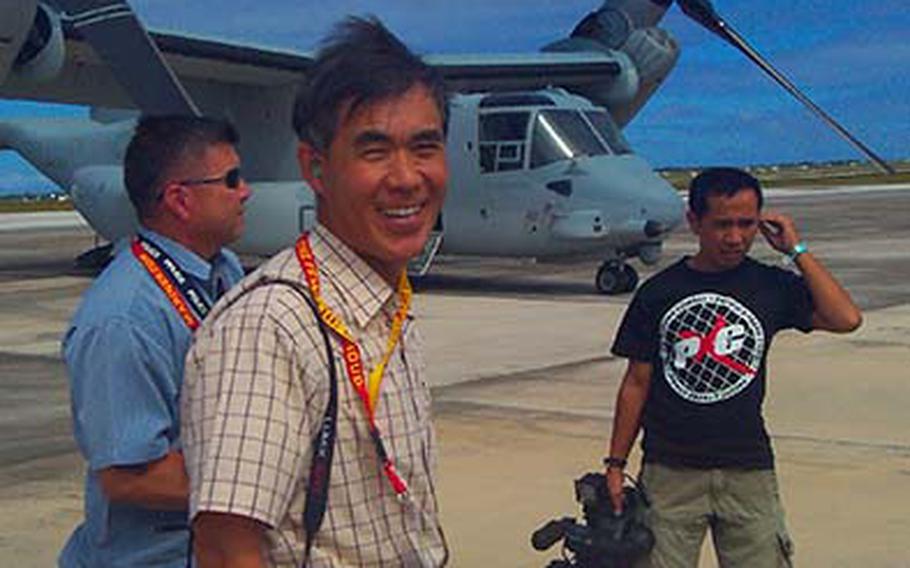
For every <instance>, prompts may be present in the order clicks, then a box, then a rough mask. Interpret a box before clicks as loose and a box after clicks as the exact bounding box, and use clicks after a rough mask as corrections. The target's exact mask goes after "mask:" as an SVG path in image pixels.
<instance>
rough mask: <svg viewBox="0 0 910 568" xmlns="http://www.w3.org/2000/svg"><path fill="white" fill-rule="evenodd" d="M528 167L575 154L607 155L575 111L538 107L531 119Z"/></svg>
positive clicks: (575, 155)
mask: <svg viewBox="0 0 910 568" xmlns="http://www.w3.org/2000/svg"><path fill="white" fill-rule="evenodd" d="M532 136H533V138H532V140H531V168H539V167H541V166H545V165H547V164H550V163H552V162H556V161H559V160H567V159H571V158H576V157H578V156H600V155H603V154H608V153H609V151H608V150H607V147H606V146H605V145H604V143H603V142H601V140H600V138H599V137H598V136H597V135H596V134H595V133H594V130H593V129H592V127H591V125H590V124H588V122H587V121H586V120H585V119H584V118H583V117H582V116H581V114H579V112H578V111H575V110H542V111H540V112H538V113H537V116H536V118H535V119H534V133H533V135H532Z"/></svg>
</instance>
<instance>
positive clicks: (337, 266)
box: [310, 223, 395, 329]
mask: <svg viewBox="0 0 910 568" xmlns="http://www.w3.org/2000/svg"><path fill="white" fill-rule="evenodd" d="M310 235H311V236H310V246H311V247H312V248H313V254H314V255H315V256H316V258H318V259H319V260H320V261H321V262H319V273H320V276H321V277H324V278H325V279H326V282H328V283H331V284H332V285H333V287H334V289H335V291H336V292H337V294H338V296H339V298H340V300H341V301H342V303H343V304H344V305H345V306H346V307H347V308H348V309H350V311H351V314H352V315H353V316H354V319H355V320H356V322H357V327H359V328H360V329H363V328H365V327H366V326H367V324H368V323H369V322H370V320H372V319H373V318H374V317H376V315H377V314H378V313H379V312H380V311H381V310H382V308H383V306H385V305H386V303H388V302H389V301H390V300H391V299H392V298H394V297H395V293H394V292H395V291H394V290H393V289H392V287H391V286H390V285H389V283H388V282H386V281H385V280H384V279H383V278H382V276H380V275H379V273H378V272H376V271H375V270H373V268H371V267H370V265H369V264H367V263H366V261H364V260H363V259H362V258H360V256H359V255H358V254H357V253H355V252H354V251H353V250H351V249H350V248H349V247H348V246H347V245H346V244H344V242H342V241H341V239H339V238H338V237H337V236H335V235H334V234H332V232H331V231H329V230H328V229H327V228H326V227H324V226H323V225H321V224H319V223H317V224H316V225H315V226H314V227H313V231H312V232H311V233H310Z"/></svg>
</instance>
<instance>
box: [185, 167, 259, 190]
mask: <svg viewBox="0 0 910 568" xmlns="http://www.w3.org/2000/svg"><path fill="white" fill-rule="evenodd" d="M241 181H243V174H242V173H241V172H240V168H231V169H229V170H228V171H227V172H226V173H225V174H224V175H223V176H219V177H213V178H202V179H182V180H180V181H178V182H177V183H179V184H181V185H208V184H213V183H223V184H224V185H225V186H226V187H227V188H228V189H237V188H238V187H240V182H241Z"/></svg>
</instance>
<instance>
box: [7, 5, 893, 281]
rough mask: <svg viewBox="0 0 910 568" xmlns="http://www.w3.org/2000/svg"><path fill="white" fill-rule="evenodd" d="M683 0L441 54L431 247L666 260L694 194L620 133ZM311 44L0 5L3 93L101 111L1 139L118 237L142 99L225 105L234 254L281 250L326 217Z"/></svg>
mask: <svg viewBox="0 0 910 568" xmlns="http://www.w3.org/2000/svg"><path fill="white" fill-rule="evenodd" d="M671 4H672V0H606V1H605V2H604V3H603V5H602V6H601V7H600V8H599V9H598V10H596V11H594V12H591V13H590V14H588V15H586V16H585V17H584V18H583V19H582V20H581V21H580V22H579V23H578V25H577V26H576V27H575V29H574V30H573V31H572V32H571V34H570V35H569V36H568V37H567V38H565V39H562V40H559V41H556V42H554V43H552V44H550V45H548V46H545V47H544V48H543V49H542V50H541V51H540V52H537V53H528V54H521V55H495V54H485V55H474V56H432V55H430V56H427V57H426V59H427V61H428V62H429V63H431V64H432V65H434V66H436V67H437V68H438V69H439V70H440V71H441V73H442V74H443V76H444V77H445V78H446V81H447V83H448V85H449V87H450V89H451V90H452V91H453V97H452V101H451V119H450V129H449V135H448V140H447V142H448V156H449V166H450V172H451V175H450V185H449V194H448V197H447V201H446V203H445V206H444V208H443V211H442V214H441V216H440V219H439V221H438V223H437V226H436V231H435V232H434V235H433V238H432V239H431V240H430V242H429V243H428V247H427V249H426V250H425V254H424V255H423V256H422V257H421V258H420V259H419V261H418V262H417V263H415V265H414V266H412V270H413V271H414V272H415V273H417V274H423V273H425V272H426V270H427V269H428V268H429V267H430V264H431V262H432V259H433V256H434V255H435V254H436V253H437V252H443V253H446V254H469V255H486V256H523V257H538V258H546V257H562V256H569V255H573V256H574V255H588V256H590V255H599V256H600V257H601V258H603V259H604V262H603V264H602V265H601V267H600V269H599V270H598V272H597V276H596V278H595V283H596V287H597V289H598V290H599V291H601V292H603V293H607V294H615V293H621V292H625V291H628V290H631V289H633V288H634V287H635V285H636V283H637V281H638V276H637V274H636V272H635V270H634V268H633V267H632V266H631V265H629V264H628V263H627V260H629V259H633V258H638V259H640V260H641V261H642V262H644V263H645V264H653V263H655V262H657V260H658V259H659V256H660V252H661V246H662V243H663V240H664V239H665V238H666V236H667V235H668V233H669V232H670V231H671V230H672V229H673V228H674V227H675V226H677V225H678V224H679V223H680V221H681V220H682V214H683V205H682V201H681V199H680V198H679V196H678V195H677V193H676V192H675V191H674V189H673V188H672V187H671V186H670V185H669V184H667V183H666V182H665V181H664V180H663V179H662V178H661V177H660V176H658V175H657V174H656V173H655V172H654V171H653V169H652V168H651V167H650V166H649V165H648V164H647V163H646V162H645V161H644V160H643V159H642V158H641V157H639V156H637V155H636V154H635V153H634V152H633V151H632V149H631V148H630V146H629V144H628V143H627V142H626V140H625V139H624V138H623V135H622V132H621V129H622V128H623V127H624V126H625V125H626V124H628V123H629V121H630V120H632V119H633V118H634V117H635V115H636V114H637V113H638V111H639V110H640V109H641V108H642V107H643V105H644V104H645V103H646V102H647V101H648V99H649V98H650V97H651V96H652V95H653V94H654V92H655V91H656V90H657V88H658V87H659V86H660V84H661V83H662V81H663V80H664V79H665V77H666V76H667V74H668V73H669V72H670V70H671V69H672V68H673V66H674V65H675V63H676V60H677V58H678V56H679V47H678V45H677V43H676V41H675V39H674V38H673V37H672V36H671V35H670V33H669V32H667V31H666V30H663V29H661V28H659V27H658V23H659V22H660V20H661V19H662V18H663V16H664V14H665V13H666V11H667V10H668V9H669V8H670V6H671ZM677 4H679V6H680V8H681V9H682V10H683V11H684V12H685V13H686V14H688V15H689V16H690V17H692V18H693V19H694V20H695V21H697V22H698V23H700V24H701V25H702V26H704V27H706V28H707V29H708V30H710V31H712V32H713V33H715V34H717V35H719V36H721V37H722V38H723V39H725V40H726V41H728V42H729V43H731V44H733V45H734V46H735V47H737V48H738V49H740V50H741V51H743V53H745V54H746V55H747V56H748V57H749V58H750V59H752V60H753V61H754V62H755V63H757V64H758V65H760V66H761V67H762V69H763V70H764V71H765V72H766V73H768V74H769V75H771V76H772V77H773V78H774V79H775V80H776V81H778V82H779V83H781V84H782V85H783V86H784V87H785V88H787V89H788V90H789V91H790V92H791V94H793V95H794V96H796V97H797V98H799V99H800V100H801V102H803V103H804V104H806V105H807V106H809V107H810V109H812V110H813V112H815V113H816V114H818V115H819V116H820V117H821V118H822V119H824V120H825V121H826V122H828V123H829V124H830V125H831V126H832V127H833V128H835V129H836V130H837V131H838V132H839V133H840V134H841V135H842V136H844V137H846V138H847V139H848V140H849V141H851V143H853V144H854V145H856V146H857V147H858V148H859V149H860V150H861V151H862V152H864V153H865V154H866V155H867V156H869V157H870V159H872V160H873V161H874V162H876V163H877V164H880V165H882V166H883V167H885V168H886V167H887V166H884V163H883V162H882V161H881V160H880V159H878V158H877V157H876V156H875V155H874V154H872V152H871V151H869V150H868V148H865V147H864V146H862V144H861V143H860V142H859V141H857V140H855V139H854V138H853V137H852V136H850V134H849V133H847V132H846V130H844V129H843V128H842V127H840V125H838V124H837V123H836V122H834V121H833V119H831V118H830V117H828V116H827V115H826V114H825V113H824V112H823V111H821V109H819V108H818V107H816V106H815V105H814V104H813V103H812V102H811V101H809V100H808V99H806V98H805V97H804V96H803V95H802V94H801V93H799V91H797V90H796V89H795V88H794V87H793V86H792V85H791V84H790V83H789V82H788V81H787V80H786V78H784V77H783V76H782V75H780V74H779V73H778V72H777V71H776V70H774V69H773V68H771V67H770V65H768V64H767V63H766V62H764V60H762V59H761V57H760V56H758V54H757V53H756V52H755V51H754V50H753V49H751V47H749V46H748V45H747V44H746V43H745V41H743V40H742V38H741V37H739V36H738V35H737V34H736V33H735V32H734V31H733V30H732V28H730V26H729V25H727V23H726V22H725V21H723V20H722V19H721V18H720V17H719V16H718V15H717V14H716V12H715V11H714V9H713V7H712V6H711V5H710V3H709V2H708V0H677ZM311 61H312V59H311V55H309V54H305V53H297V52H289V51H282V50H277V49H264V48H260V47H252V46H246V45H239V44H234V43H228V42H224V41H213V40H208V39H200V38H195V37H189V36H185V35H178V34H170V33H158V32H149V31H147V30H146V29H145V28H144V27H143V25H142V24H141V22H140V21H139V20H138V18H137V17H136V15H135V14H134V12H133V10H132V9H131V8H130V6H129V5H128V4H127V3H126V2H123V1H119V2H118V1H113V0H47V1H40V2H39V1H38V0H15V1H11V0H3V1H2V2H0V97H2V98H19V99H31V100H36V101H51V102H64V103H72V104H81V105H88V106H90V107H92V112H91V115H90V116H91V118H90V119H79V120H38V119H20V120H6V121H0V149H12V150H15V151H17V152H19V153H20V154H21V155H22V156H23V157H24V158H25V159H26V160H28V161H29V162H30V163H31V164H32V165H33V166H35V167H36V168H37V169H38V170H40V171H41V172H42V173H43V174H45V175H46V176H47V177H49V178H50V179H51V180H53V181H54V182H55V183H56V184H57V185H58V186H59V187H60V188H61V189H63V190H65V191H67V192H68V193H69V194H70V196H71V197H72V200H73V203H74V205H75V207H76V209H77V210H78V211H79V212H80V213H81V214H82V216H83V217H85V218H86V220H88V222H89V223H90V224H91V226H92V227H93V229H94V230H95V231H96V232H98V233H99V234H100V235H102V236H103V237H104V238H106V239H107V240H108V241H110V242H115V241H117V240H118V239H120V238H122V237H124V236H127V235H130V234H131V233H132V232H133V231H134V229H135V227H136V218H135V214H134V212H133V209H132V207H131V206H130V203H129V200H128V198H127V195H126V190H125V188H124V186H123V181H122V179H123V170H122V166H121V162H122V158H123V154H124V150H125V146H126V144H127V142H128V140H129V138H130V136H131V134H132V129H133V127H134V125H135V118H136V115H137V112H145V113H156V114H161V113H186V114H206V115H211V116H219V117H225V118H227V119H229V120H230V121H231V122H233V123H234V125H235V126H236V127H237V128H238V130H239V132H240V137H241V144H240V148H239V150H240V154H241V156H242V160H243V166H244V174H245V177H246V178H247V180H248V181H249V182H250V183H251V186H252V188H253V196H252V197H251V199H250V200H249V201H248V202H247V211H246V219H247V221H246V232H245V235H244V237H243V238H242V240H241V241H240V242H238V243H237V244H236V246H235V249H236V250H237V251H238V252H243V253H248V254H256V255H268V254H271V253H274V252H276V251H277V250H279V249H281V248H283V247H285V246H287V245H288V244H290V243H292V242H293V239H294V238H295V236H296V235H298V234H299V233H300V232H301V231H302V230H306V229H307V228H309V227H310V226H311V225H312V224H313V222H314V220H315V211H314V208H315V204H314V197H313V193H312V192H311V191H310V189H309V187H308V186H307V185H306V184H305V183H304V182H302V181H300V175H299V171H298V166H297V162H296V159H295V148H296V139H295V137H294V133H293V131H292V129H291V127H290V124H291V114H292V105H293V101H294V98H295V94H296V92H297V89H298V87H299V85H300V84H301V83H302V82H303V81H304V80H305V78H306V75H307V69H308V67H309V65H310V63H311Z"/></svg>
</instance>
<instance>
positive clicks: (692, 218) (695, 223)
mask: <svg viewBox="0 0 910 568" xmlns="http://www.w3.org/2000/svg"><path fill="white" fill-rule="evenodd" d="M686 221H688V222H689V230H690V231H692V234H694V235H697V234H698V232H699V229H700V228H701V223H699V219H698V215H696V214H695V212H694V211H692V210H691V209H687V210H686Z"/></svg>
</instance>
